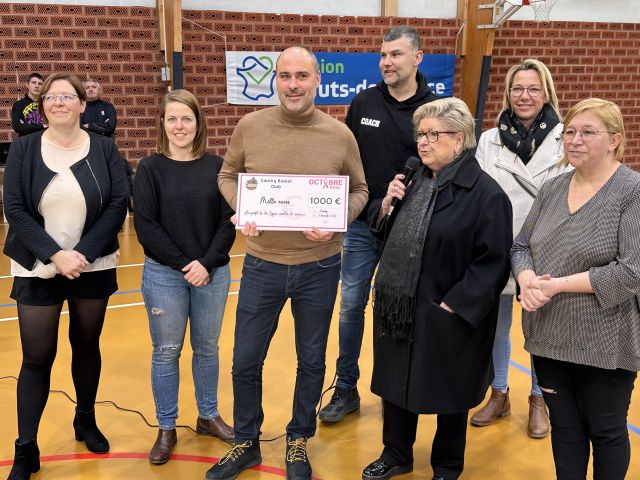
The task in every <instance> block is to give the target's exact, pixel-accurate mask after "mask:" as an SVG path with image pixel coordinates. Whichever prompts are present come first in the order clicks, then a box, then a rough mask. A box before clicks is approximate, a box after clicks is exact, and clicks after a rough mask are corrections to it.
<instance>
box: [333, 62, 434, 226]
mask: <svg viewBox="0 0 640 480" xmlns="http://www.w3.org/2000/svg"><path fill="white" fill-rule="evenodd" d="M416 80H417V81H418V89H417V91H416V93H415V95H413V96H412V97H411V98H408V99H407V100H404V101H402V102H399V101H398V100H396V99H395V98H394V97H392V96H391V94H390V93H389V88H388V87H387V85H386V84H385V83H384V82H380V83H378V84H377V85H376V86H375V87H372V88H367V89H365V90H363V91H361V92H360V93H358V95H356V97H355V98H354V99H353V101H352V102H351V106H350V107H349V111H348V112H347V118H346V120H345V123H346V124H347V126H348V127H349V129H350V130H351V131H352V132H353V135H354V136H355V137H356V141H357V142H358V147H359V149H360V158H361V159H362V166H363V167H364V176H365V178H366V180H367V186H368V187H369V203H371V202H372V201H373V200H375V199H377V198H382V197H384V196H385V194H386V191H387V187H388V185H389V182H390V181H391V180H392V179H393V177H394V176H395V175H396V174H398V173H400V172H402V170H403V167H404V165H405V163H407V159H408V158H409V157H411V156H417V154H418V150H417V147H416V142H415V140H414V137H413V124H412V117H413V112H415V111H416V109H417V108H418V107H419V106H420V105H423V104H425V103H428V102H432V101H434V100H437V99H438V97H437V96H436V95H435V94H434V93H433V92H432V91H431V89H430V88H429V85H427V79H426V77H425V76H424V75H423V74H422V73H421V72H418V73H417V75H416ZM367 209H368V204H367V207H366V208H365V209H364V210H363V211H362V213H361V214H360V217H359V218H360V219H361V220H364V221H366V212H367Z"/></svg>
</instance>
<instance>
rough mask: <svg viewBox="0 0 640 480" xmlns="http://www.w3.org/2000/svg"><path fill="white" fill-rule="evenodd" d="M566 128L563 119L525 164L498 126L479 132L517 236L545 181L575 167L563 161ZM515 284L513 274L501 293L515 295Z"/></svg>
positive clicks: (481, 158) (483, 160)
mask: <svg viewBox="0 0 640 480" xmlns="http://www.w3.org/2000/svg"><path fill="white" fill-rule="evenodd" d="M563 128H564V126H563V125H562V124H561V123H559V124H558V125H556V126H555V127H554V128H553V130H551V132H550V133H549V134H548V135H547V136H546V138H545V139H544V141H543V142H542V144H541V145H540V147H538V149H537V150H536V152H535V153H534V154H533V157H532V158H531V160H529V162H528V163H527V164H526V165H525V164H524V162H523V161H522V160H521V159H520V157H518V155H516V154H515V153H513V152H512V151H511V150H509V149H508V148H507V147H506V146H504V145H503V144H502V140H500V133H499V131H498V128H492V129H491V130H487V131H486V132H484V133H483V134H482V135H481V136H480V141H479V142H478V149H477V151H476V158H477V159H478V163H480V167H481V168H482V169H483V170H484V171H485V172H487V173H488V174H489V175H491V177H493V178H494V179H495V180H496V181H497V182H498V183H499V184H500V186H501V187H502V189H503V190H504V191H505V192H506V194H507V196H508V197H509V200H511V206H512V207H513V237H514V238H515V237H516V235H517V234H518V233H519V232H520V229H521V228H522V224H523V223H524V221H525V219H526V218H527V214H528V213H529V210H530V209H531V205H533V199H534V198H535V197H536V195H537V194H538V190H539V189H540V187H541V186H542V184H543V183H544V182H545V181H547V180H548V179H550V178H553V177H555V176H557V175H560V174H561V173H563V172H566V171H568V170H571V169H572V168H573V167H571V166H566V167H565V166H563V165H561V164H560V161H561V160H562V156H563V154H564V148H563V145H562V130H563ZM515 287H516V284H515V280H514V279H513V277H511V278H509V282H508V283H507V286H506V287H505V288H504V290H503V292H502V293H503V294H510V295H513V294H515V291H516V290H515Z"/></svg>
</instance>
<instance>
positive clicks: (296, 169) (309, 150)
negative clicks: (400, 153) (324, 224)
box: [218, 106, 368, 265]
mask: <svg viewBox="0 0 640 480" xmlns="http://www.w3.org/2000/svg"><path fill="white" fill-rule="evenodd" d="M240 172H248V173H268V174H294V175H295V174H297V175H310V174H311V175H348V176H349V222H352V221H353V220H355V219H356V218H357V216H358V215H359V214H360V212H361V211H362V209H363V208H364V206H365V205H366V203H367V198H368V191H367V184H366V182H365V179H364V172H363V170H362V162H361V161H360V153H359V151H358V145H357V143H356V140H355V138H354V137H353V135H352V133H351V131H350V130H349V129H348V128H347V127H346V125H344V124H343V123H341V122H339V121H338V120H336V119H334V118H333V117H331V116H329V115H327V114H326V113H324V112H322V111H320V110H317V109H314V111H313V112H312V113H311V114H309V115H305V116H297V115H296V116H294V115H291V114H289V113H287V112H286V111H285V110H284V109H283V108H282V107H281V106H276V107H271V108H266V109H264V110H259V111H256V112H252V113H249V114H247V115H245V116H244V117H243V118H242V119H241V120H240V122H238V125H237V126H236V128H235V130H234V131H233V135H232V136H231V142H230V144H229V148H228V150H227V153H226V155H225V158H224V165H223V166H222V170H221V171H220V174H219V175H218V185H219V187H220V191H221V192H222V194H223V196H224V197H225V199H226V200H227V202H228V203H229V205H231V207H232V208H234V209H235V208H236V194H237V185H238V173H240ZM341 244H342V234H341V233H336V234H335V235H334V236H333V238H332V239H331V240H329V241H327V242H313V241H311V240H308V239H307V238H306V237H305V236H304V235H303V234H302V232H280V231H265V232H263V233H262V235H260V236H259V237H251V238H247V253H249V254H251V255H253V256H255V257H258V258H261V259H263V260H266V261H269V262H274V263H280V264H284V265H296V264H301V263H308V262H312V261H315V260H321V259H324V258H328V257H330V256H332V255H335V254H337V253H339V252H340V250H341Z"/></svg>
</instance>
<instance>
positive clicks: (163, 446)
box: [149, 428, 178, 465]
mask: <svg viewBox="0 0 640 480" xmlns="http://www.w3.org/2000/svg"><path fill="white" fill-rule="evenodd" d="M176 443H178V436H177V435H176V429H175V428H174V429H173V430H161V429H160V430H158V437H157V438H156V443H154V444H153V448H151V451H150V452H149V463H152V464H153V465H162V464H163V463H167V462H168V461H169V456H170V455H171V452H172V451H173V449H174V448H175V446H176Z"/></svg>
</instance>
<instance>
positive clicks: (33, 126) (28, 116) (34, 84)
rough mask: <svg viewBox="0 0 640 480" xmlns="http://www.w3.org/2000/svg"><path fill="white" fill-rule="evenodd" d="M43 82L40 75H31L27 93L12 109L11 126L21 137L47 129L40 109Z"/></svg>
mask: <svg viewBox="0 0 640 480" xmlns="http://www.w3.org/2000/svg"><path fill="white" fill-rule="evenodd" d="M43 81H44V78H43V77H42V75H40V74H39V73H36V72H33V73H30V74H29V76H28V77H27V83H26V86H27V93H25V94H24V97H23V98H21V99H20V100H16V101H15V102H14V103H13V107H11V126H12V127H13V129H14V130H15V132H16V133H17V134H18V136H20V137H23V136H25V135H29V134H30V133H33V132H39V131H40V130H43V129H44V128H45V127H46V125H44V121H43V120H42V116H41V115H40V110H39V109H38V96H39V95H40V87H41V86H42V82H43Z"/></svg>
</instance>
